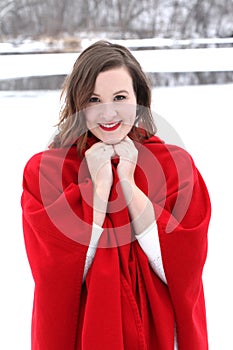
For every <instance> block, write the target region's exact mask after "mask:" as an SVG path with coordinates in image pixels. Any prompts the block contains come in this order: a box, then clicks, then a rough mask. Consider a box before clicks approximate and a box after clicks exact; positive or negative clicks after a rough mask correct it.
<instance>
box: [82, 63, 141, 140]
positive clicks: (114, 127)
mask: <svg viewBox="0 0 233 350" xmlns="http://www.w3.org/2000/svg"><path fill="white" fill-rule="evenodd" d="M136 105H137V101H136V96H135V93H134V89H133V81H132V78H131V76H130V74H129V72H128V71H127V69H126V68H125V67H120V68H114V69H111V70H108V71H105V72H101V73H100V74H99V75H98V76H97V78H96V82H95V87H94V92H93V94H92V96H91V98H90V101H89V104H88V106H87V108H86V109H85V117H86V125H87V128H88V130H90V131H91V132H92V134H93V135H95V136H96V137H97V138H98V139H99V140H101V141H102V142H104V143H107V144H116V143H119V142H120V141H121V140H123V139H124V138H125V137H126V136H127V135H128V133H129V132H130V130H131V129H132V126H133V124H134V122H135V118H136Z"/></svg>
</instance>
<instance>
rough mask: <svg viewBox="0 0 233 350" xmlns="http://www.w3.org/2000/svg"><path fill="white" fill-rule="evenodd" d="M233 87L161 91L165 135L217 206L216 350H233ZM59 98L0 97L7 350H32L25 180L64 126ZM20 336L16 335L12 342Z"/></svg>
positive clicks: (212, 236) (207, 279) (213, 258)
mask: <svg viewBox="0 0 233 350" xmlns="http://www.w3.org/2000/svg"><path fill="white" fill-rule="evenodd" d="M232 94H233V84H230V85H216V86H214V85H212V86H208V85H205V86H189V87H176V88H157V89H154V90H153V108H152V109H153V111H154V114H155V118H156V121H157V124H158V126H159V136H161V137H162V138H163V139H165V140H166V141H167V142H169V143H170V142H171V143H177V144H178V145H180V146H182V147H185V148H186V149H187V150H188V151H189V152H190V153H191V155H192V156H193V158H194V160H195V162H196V165H197V166H198V168H199V170H200V171H201V173H202V175H203V177H204V179H205V181H206V183H207V186H208V189H209V192H210V196H211V200H212V207H213V213H212V220H211V225H210V230H209V253H208V259H207V263H206V266H205V270H204V285H205V294H206V305H207V317H208V327H209V340H210V349H211V350H219V349H232V348H233V340H232V336H231V333H232V329H231V328H232V327H231V323H230V322H229V320H231V315H232V313H233V301H232V295H233V285H232V282H231V281H230V280H231V276H232V271H231V269H232V266H233V258H232V246H231V234H232V232H231V231H232V225H231V221H232V220H231V218H232V205H231V202H232V197H233V189H232V178H233V176H232V175H233V174H232V167H230V163H231V162H232V128H231V124H230V123H231V119H232V116H233V104H232ZM59 95H60V92H59V91H40V92H38V91H30V92H23V91H22V92H9V91H6V92H0V105H1V115H2V119H1V130H2V135H1V141H0V142H1V150H2V152H1V157H2V164H3V166H2V168H1V169H2V170H1V183H2V189H1V198H2V209H1V222H2V230H1V232H2V234H1V244H0V259H1V262H0V266H1V299H0V309H1V338H0V348H1V349H5V350H11V349H16V348H17V349H19V350H21V349H22V350H30V320H31V308H32V300H33V282H32V277H31V273H30V269H29V266H28V261H27V258H26V253H25V247H24V242H23V234H22V228H21V208H20V196H21V181H22V172H23V168H24V166H25V163H26V161H27V160H28V159H29V158H30V157H31V156H32V155H33V154H34V153H37V152H39V151H41V150H44V149H45V148H46V147H47V145H48V143H49V141H50V139H51V136H52V135H53V133H54V132H55V129H56V128H55V127H54V125H55V124H56V123H57V121H58V113H59V107H60V102H59ZM12 330H14V336H12Z"/></svg>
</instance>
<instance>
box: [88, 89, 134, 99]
mask: <svg viewBox="0 0 233 350" xmlns="http://www.w3.org/2000/svg"><path fill="white" fill-rule="evenodd" d="M122 93H125V94H129V92H128V91H127V90H119V91H116V92H114V93H113V95H118V94H122ZM92 96H98V97H100V96H101V95H99V94H97V93H96V92H93V94H92Z"/></svg>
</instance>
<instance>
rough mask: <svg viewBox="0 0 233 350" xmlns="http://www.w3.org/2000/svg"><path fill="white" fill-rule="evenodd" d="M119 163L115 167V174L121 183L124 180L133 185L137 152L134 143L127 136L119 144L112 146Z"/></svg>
mask: <svg viewBox="0 0 233 350" xmlns="http://www.w3.org/2000/svg"><path fill="white" fill-rule="evenodd" d="M113 148H114V151H115V153H116V155H118V156H119V158H120V161H119V164H118V166H117V173H118V176H119V179H120V180H121V181H123V180H125V181H127V182H129V183H134V171H135V168H136V164H137V159H138V150H137V148H136V147H135V145H134V142H133V141H132V140H131V139H130V138H129V137H128V136H127V137H126V138H125V139H124V140H122V141H121V142H120V143H118V144H116V145H114V146H113Z"/></svg>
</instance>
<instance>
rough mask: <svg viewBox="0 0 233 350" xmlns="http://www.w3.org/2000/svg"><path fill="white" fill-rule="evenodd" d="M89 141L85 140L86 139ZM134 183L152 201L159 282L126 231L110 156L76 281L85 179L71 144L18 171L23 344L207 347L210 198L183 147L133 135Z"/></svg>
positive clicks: (73, 348) (87, 207) (86, 348)
mask: <svg viewBox="0 0 233 350" xmlns="http://www.w3.org/2000/svg"><path fill="white" fill-rule="evenodd" d="M93 142H95V140H91V141H90V142H89V146H90V145H91V143H93ZM136 147H137V148H138V151H139V156H138V165H137V167H136V171H135V182H136V184H137V185H138V186H139V187H140V188H141V190H142V191H143V192H144V193H146V194H147V196H148V197H149V199H150V200H151V201H152V203H153V204H154V208H155V214H156V220H157V225H158V232H159V238H160V245H161V251H162V259H163V265H164V270H165V274H166V278H167V285H165V284H164V283H163V282H162V281H161V280H160V279H159V277H157V275H156V274H155V273H154V272H153V271H152V269H151V268H150V266H149V264H148V259H147V256H146V255H145V254H144V252H143V251H142V249H141V248H140V246H139V244H138V242H137V241H136V240H135V238H134V234H133V232H132V227H131V225H130V218H129V215H128V211H127V203H125V201H124V197H123V193H122V192H121V188H120V185H119V180H118V177H117V172H116V167H117V160H113V161H112V168H113V175H114V183H113V187H112V190H111V194H110V199H109V206H108V213H107V215H106V219H105V222H104V232H103V234H102V236H101V239H100V242H99V246H98V249H97V252H96V256H95V258H94V261H93V264H92V266H91V268H90V270H89V272H88V275H87V278H86V281H85V283H82V277H83V269H84V264H85V256H86V251H87V248H88V243H89V240H90V235H91V228H92V183H91V180H90V176H89V172H88V169H87V165H86V162H85V159H84V160H82V159H80V158H79V157H78V155H77V149H76V146H75V145H73V146H72V147H70V148H69V149H68V148H66V149H50V150H47V151H45V152H42V153H39V154H37V155H35V156H33V157H32V158H31V159H30V160H29V162H28V163H27V165H26V167H25V171H24V179H23V195H22V208H23V228H24V237H25V244H26V250H27V254H28V259H29V263H30V266H31V270H32V274H33V278H34V281H35V296H34V305H33V317H32V349H33V350H77V349H79V350H100V349H101V350H110V349H111V350H123V349H126V350H136V349H138V350H139V349H141V350H142V349H143V350H146V349H147V350H174V329H175V326H176V329H177V337H178V339H177V340H178V348H179V350H205V349H208V341H207V329H206V314H205V302H204V294H203V285H202V270H203V266H204V263H205V259H206V253H207V230H208V224H209V220H210V201H209V196H208V192H207V189H206V186H205V184H204V181H203V179H202V177H201V175H200V173H199V172H198V170H197V169H196V167H195V165H194V163H193V160H192V158H191V157H190V155H189V154H188V153H187V152H186V151H184V150H183V149H181V148H179V147H176V146H171V145H166V144H164V143H163V142H162V141H161V140H160V139H159V138H158V137H155V136H154V137H152V138H150V139H149V140H147V141H145V142H144V144H136Z"/></svg>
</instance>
